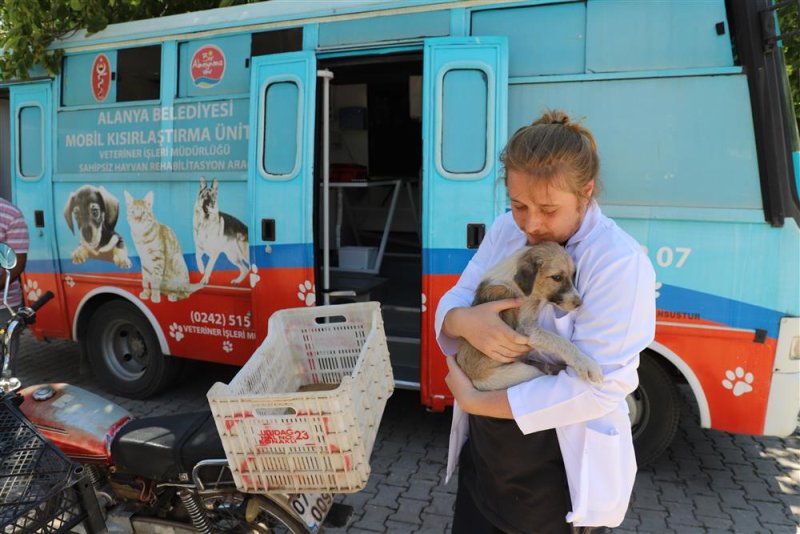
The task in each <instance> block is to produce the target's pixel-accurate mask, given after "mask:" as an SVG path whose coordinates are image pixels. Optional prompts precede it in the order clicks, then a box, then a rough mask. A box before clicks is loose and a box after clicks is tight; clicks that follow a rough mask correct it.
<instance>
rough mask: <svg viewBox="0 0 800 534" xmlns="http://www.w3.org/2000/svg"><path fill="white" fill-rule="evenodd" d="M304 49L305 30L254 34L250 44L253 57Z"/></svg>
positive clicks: (291, 29) (294, 29)
mask: <svg viewBox="0 0 800 534" xmlns="http://www.w3.org/2000/svg"><path fill="white" fill-rule="evenodd" d="M302 49H303V28H288V29H285V30H275V31H271V32H258V33H254V34H253V37H252V41H251V43H250V55H251V56H264V55H266V54H279V53H281V52H297V51H298V50H302Z"/></svg>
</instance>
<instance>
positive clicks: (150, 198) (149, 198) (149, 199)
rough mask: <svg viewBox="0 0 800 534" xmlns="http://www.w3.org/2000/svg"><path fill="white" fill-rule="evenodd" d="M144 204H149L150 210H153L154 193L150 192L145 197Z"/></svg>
mask: <svg viewBox="0 0 800 534" xmlns="http://www.w3.org/2000/svg"><path fill="white" fill-rule="evenodd" d="M144 203H145V204H147V207H148V208H149V209H153V192H152V191H148V192H147V194H146V195H145V196H144Z"/></svg>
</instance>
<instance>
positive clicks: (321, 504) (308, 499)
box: [289, 493, 333, 532]
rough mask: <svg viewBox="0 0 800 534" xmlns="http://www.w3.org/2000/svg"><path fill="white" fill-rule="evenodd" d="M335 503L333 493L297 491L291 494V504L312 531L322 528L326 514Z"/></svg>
mask: <svg viewBox="0 0 800 534" xmlns="http://www.w3.org/2000/svg"><path fill="white" fill-rule="evenodd" d="M332 504H333V494H331V493H295V494H293V495H289V506H290V507H291V508H292V510H294V511H295V513H296V514H297V515H299V516H300V517H301V518H302V519H303V522H305V524H306V526H307V527H308V529H309V530H310V531H311V532H318V531H319V530H320V529H321V528H322V523H323V521H325V516H327V515H328V512H329V511H330V509H331V505H332Z"/></svg>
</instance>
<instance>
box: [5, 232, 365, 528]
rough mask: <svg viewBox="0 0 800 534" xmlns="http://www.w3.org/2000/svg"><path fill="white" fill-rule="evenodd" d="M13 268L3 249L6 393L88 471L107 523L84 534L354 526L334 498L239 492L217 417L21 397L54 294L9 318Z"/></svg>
mask: <svg viewBox="0 0 800 534" xmlns="http://www.w3.org/2000/svg"><path fill="white" fill-rule="evenodd" d="M15 264H16V256H15V254H14V252H13V250H12V249H11V248H10V247H9V246H8V245H6V244H5V243H0V268H3V269H4V270H5V272H6V283H5V288H4V292H3V305H4V306H5V308H7V309H8V310H9V311H10V313H11V317H10V319H9V320H8V322H7V324H6V325H5V330H4V332H3V334H2V353H3V362H2V364H3V365H2V376H0V393H2V395H3V397H4V399H8V398H9V397H14V398H15V404H19V403H20V401H21V404H20V406H19V410H20V411H21V412H22V414H24V416H25V417H26V418H27V419H28V420H29V421H30V422H31V423H33V425H34V426H35V427H36V429H37V430H38V431H39V433H40V434H41V435H43V436H44V438H46V439H47V440H49V442H50V443H52V444H53V445H55V446H56V447H57V448H58V449H59V450H60V451H61V452H63V453H64V455H66V456H67V457H68V458H69V459H71V460H73V461H76V462H78V463H80V464H82V466H83V468H84V469H85V472H86V473H87V474H88V478H89V480H90V481H91V487H92V488H93V490H94V495H95V496H96V500H97V504H98V505H99V507H95V510H99V511H100V512H101V513H102V518H97V517H89V519H87V520H86V521H85V522H84V523H83V525H82V529H83V531H85V532H102V531H103V530H107V531H108V532H114V533H130V534H142V533H153V534H155V533H174V534H184V533H185V534H188V533H191V532H202V533H211V532H291V533H295V534H300V533H316V532H320V531H321V530H322V529H323V528H324V527H325V526H332V527H342V526H345V525H346V524H347V522H348V520H349V519H350V517H351V516H352V513H353V509H352V507H350V506H347V505H343V504H340V503H334V495H332V494H330V493H323V494H319V493H303V494H283V493H268V494H250V493H242V492H240V491H238V490H237V488H236V486H235V484H234V479H233V477H232V474H231V471H230V468H229V465H228V461H227V460H226V459H225V451H224V449H223V445H222V441H221V439H220V436H219V434H218V432H217V428H216V426H215V424H214V421H213V418H212V415H211V412H210V411H204V412H196V413H183V414H174V415H167V416H157V417H144V418H134V417H133V416H132V415H131V414H130V413H129V412H128V411H127V410H126V409H124V408H123V407H121V406H119V405H118V404H116V403H114V402H112V401H110V400H108V399H104V398H103V397H101V396H99V395H96V394H94V393H91V392H89V391H86V390H84V389H82V388H80V387H76V386H73V385H70V384H44V385H35V386H30V387H26V388H22V385H21V384H20V381H19V380H18V379H16V378H14V377H13V376H12V372H11V370H12V362H13V358H14V357H15V356H16V354H14V350H15V347H16V346H17V344H18V341H19V336H20V335H21V333H22V332H23V330H24V329H25V327H26V326H28V325H30V324H32V323H33V322H34V321H35V319H36V312H37V310H38V309H39V308H41V307H42V306H43V305H45V304H46V303H47V302H48V301H49V300H50V299H52V298H53V294H52V293H51V292H49V291H48V292H47V293H45V294H44V295H43V296H42V297H41V298H40V299H38V300H37V301H36V302H34V303H32V304H31V305H30V306H23V307H21V308H19V309H18V310H16V311H14V310H12V309H11V308H10V307H9V306H8V304H7V295H8V285H9V279H10V276H9V275H10V271H11V269H13V268H14V266H15ZM0 430H2V429H0ZM91 515H92V514H90V516H91ZM0 527H2V525H0ZM0 530H3V529H2V528H0ZM3 531H4V532H5V530H3ZM54 531H56V530H47V532H54Z"/></svg>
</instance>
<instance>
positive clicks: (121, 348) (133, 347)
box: [103, 321, 148, 380]
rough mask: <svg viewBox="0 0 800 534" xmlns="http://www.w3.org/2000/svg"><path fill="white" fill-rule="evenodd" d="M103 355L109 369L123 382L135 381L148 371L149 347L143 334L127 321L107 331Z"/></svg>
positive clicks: (112, 326) (114, 325)
mask: <svg viewBox="0 0 800 534" xmlns="http://www.w3.org/2000/svg"><path fill="white" fill-rule="evenodd" d="M104 337H105V339H104V340H103V353H104V356H105V358H106V362H107V363H108V368H109V370H111V371H112V372H113V373H114V374H115V375H117V376H118V377H119V378H121V379H123V380H135V379H137V378H139V377H141V376H142V375H143V374H144V372H145V370H146V369H147V363H148V362H147V345H145V342H144V339H143V337H142V334H141V332H139V330H138V329H137V328H136V327H135V326H134V325H132V324H131V323H129V322H127V321H119V322H117V323H115V324H113V325H111V326H110V328H108V329H107V330H106V335H105V336H104Z"/></svg>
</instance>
